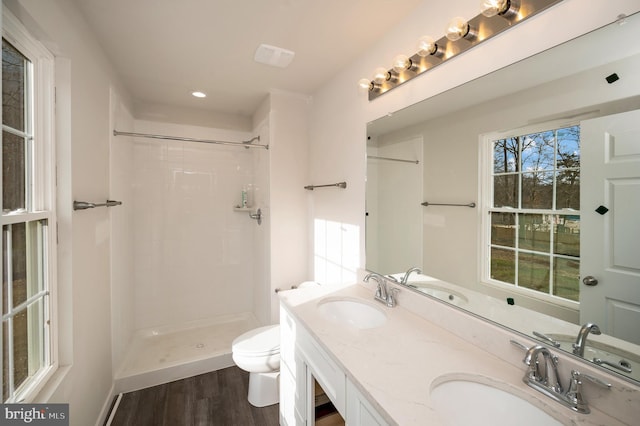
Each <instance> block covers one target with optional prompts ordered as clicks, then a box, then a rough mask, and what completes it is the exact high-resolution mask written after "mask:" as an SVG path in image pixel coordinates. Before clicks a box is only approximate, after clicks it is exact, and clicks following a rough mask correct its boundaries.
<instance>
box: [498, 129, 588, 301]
mask: <svg viewBox="0 0 640 426" xmlns="http://www.w3.org/2000/svg"><path fill="white" fill-rule="evenodd" d="M514 133H515V132H514ZM488 143H490V144H491V153H492V154H491V155H492V161H491V164H490V165H489V167H492V170H493V174H492V179H491V184H490V185H491V188H490V191H491V193H492V194H493V197H492V202H491V205H490V206H489V207H488V209H487V211H488V214H489V215H490V218H491V220H490V221H489V226H490V232H489V238H490V241H489V253H488V256H487V259H488V264H489V271H490V272H489V275H490V276H489V278H490V280H492V281H498V282H500V283H507V284H511V285H514V286H516V287H521V288H526V289H529V290H534V291H536V292H539V293H544V294H547V295H550V296H553V297H559V298H563V299H568V300H572V301H578V299H579V288H580V285H579V276H580V127H579V126H578V125H574V126H568V127H563V128H557V129H552V130H544V131H540V132H535V133H526V134H516V135H514V136H509V137H502V138H499V139H490V140H489V141H488Z"/></svg>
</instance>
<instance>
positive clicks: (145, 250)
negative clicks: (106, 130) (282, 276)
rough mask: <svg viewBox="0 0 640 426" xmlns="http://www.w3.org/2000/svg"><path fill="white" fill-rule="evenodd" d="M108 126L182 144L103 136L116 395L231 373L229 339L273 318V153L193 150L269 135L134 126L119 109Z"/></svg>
mask: <svg viewBox="0 0 640 426" xmlns="http://www.w3.org/2000/svg"><path fill="white" fill-rule="evenodd" d="M112 117H113V121H114V123H113V124H114V129H115V128H117V130H126V131H129V130H131V131H134V132H137V133H143V134H146V135H151V134H154V135H175V136H182V138H180V137H177V138H175V139H176V140H174V138H171V139H166V138H163V139H158V138H149V137H137V136H136V135H132V134H130V133H129V132H127V133H114V135H113V136H112V138H111V188H110V190H111V194H117V195H118V198H119V199H120V200H122V201H123V204H122V205H121V206H119V207H117V208H113V209H111V246H112V249H111V252H112V253H111V262H112V265H111V271H112V277H111V281H112V294H111V304H112V341H113V345H112V347H113V354H112V355H113V356H112V359H113V370H114V372H115V373H114V374H115V391H116V392H127V391H131V390H134V389H140V388H143V387H148V386H152V385H156V384H159V383H165V382H168V381H171V380H176V379H180V378H184V377H188V376H192V375H195V374H200V373H204V372H207V371H211V370H215V369H219V368H224V367H227V366H230V365H233V361H232V360H231V342H232V341H233V339H234V338H235V337H237V336H238V335H240V334H242V333H243V332H245V331H247V330H250V329H252V328H255V327H256V326H258V325H261V324H266V323H269V321H270V316H271V313H270V309H271V307H270V303H271V301H270V297H269V293H270V290H269V289H270V285H269V282H268V280H269V258H268V253H269V215H268V212H269V185H268V183H269V182H268V179H269V158H268V155H269V151H268V150H266V149H246V148H245V147H243V146H229V145H225V144H217V143H198V141H201V140H206V141H209V140H215V141H219V140H222V141H249V140H251V139H252V138H254V137H255V136H259V137H260V141H256V140H254V141H252V143H259V144H260V145H268V138H269V132H268V126H267V125H266V124H265V125H263V126H262V127H261V128H258V129H256V131H255V133H249V132H238V131H226V130H218V129H211V128H204V127H197V126H188V125H176V124H168V123H159V122H150V121H141V120H134V119H133V118H132V116H131V115H130V114H129V113H128V112H127V111H126V110H124V109H123V108H122V106H121V105H120V104H119V103H118V102H117V100H114V102H112ZM243 191H244V193H243ZM243 198H245V200H246V201H248V203H245V204H246V205H243ZM258 208H260V209H261V213H262V218H261V219H262V221H261V222H260V223H259V221H258V220H255V219H256V212H257V209H258Z"/></svg>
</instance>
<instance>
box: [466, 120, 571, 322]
mask: <svg viewBox="0 0 640 426" xmlns="http://www.w3.org/2000/svg"><path fill="white" fill-rule="evenodd" d="M572 126H578V127H579V126H580V121H579V120H576V119H571V118H569V119H559V120H552V121H545V122H541V123H536V124H531V125H526V126H522V127H519V128H514V129H510V130H504V131H496V132H489V133H485V134H481V135H480V136H479V156H478V158H479V164H478V167H479V170H480V179H479V181H478V194H479V195H478V199H479V200H480V203H479V204H480V205H479V214H480V216H481V219H480V228H479V236H478V241H479V244H480V248H479V253H480V262H479V266H478V268H479V271H478V274H479V277H480V282H481V283H482V284H484V285H487V286H489V287H493V288H496V289H498V290H502V291H507V292H510V293H513V294H516V295H522V296H526V297H530V298H532V299H535V300H539V301H541V302H545V303H549V304H552V305H557V306H561V307H564V308H570V309H572V310H578V309H579V308H580V302H579V301H574V300H570V299H565V298H563V297H560V296H555V295H552V294H548V293H543V292H540V291H537V290H533V289H529V288H526V287H521V286H518V285H516V284H511V283H507V282H503V281H499V280H496V279H493V278H491V248H492V247H491V212H492V211H496V210H500V211H503V212H508V213H514V214H517V213H520V214H526V213H530V214H543V215H544V214H549V215H555V214H568V213H571V214H572V215H577V216H580V215H581V212H580V210H577V211H576V210H570V209H559V210H552V209H530V208H522V206H519V207H516V208H502V209H500V208H494V207H493V206H492V201H493V197H492V195H493V142H494V141H496V140H500V139H506V138H510V137H516V136H523V135H528V134H534V133H542V132H545V131H555V130H559V129H563V128H567V127H572ZM555 155H556V156H557V152H556V153H555ZM556 158H557V157H556ZM556 158H554V161H555V160H556ZM522 172H523V171H520V173H522ZM553 191H554V196H555V191H556V187H555V185H554V188H553ZM520 197H521V195H520ZM514 251H515V252H516V253H518V252H519V251H517V250H514ZM528 251H529V250H524V251H523V253H526V252H528ZM552 254H553V253H550V255H552ZM578 260H580V257H579V258H578ZM551 272H552V271H551Z"/></svg>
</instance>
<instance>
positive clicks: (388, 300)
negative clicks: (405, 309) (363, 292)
mask: <svg viewBox="0 0 640 426" xmlns="http://www.w3.org/2000/svg"><path fill="white" fill-rule="evenodd" d="M372 278H373V280H374V281H375V282H376V283H378V286H377V287H376V294H375V296H374V299H375V300H377V301H378V302H382V303H384V304H385V305H387V306H388V307H390V308H393V307H394V306H396V304H397V301H396V294H397V293H398V292H399V291H400V290H398V289H397V288H392V289H388V288H387V279H386V278H385V277H383V276H382V275H380V274H377V273H375V272H371V273H370V274H367V275H366V276H365V277H364V280H363V281H364V282H366V283H367V282H369V280H370V279H372Z"/></svg>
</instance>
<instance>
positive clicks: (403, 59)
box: [393, 54, 413, 73]
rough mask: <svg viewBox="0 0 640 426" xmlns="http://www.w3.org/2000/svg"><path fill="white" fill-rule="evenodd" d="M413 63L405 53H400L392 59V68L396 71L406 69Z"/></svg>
mask: <svg viewBox="0 0 640 426" xmlns="http://www.w3.org/2000/svg"><path fill="white" fill-rule="evenodd" d="M411 65H413V62H411V59H409V57H408V56H407V55H403V54H400V55H398V56H396V57H395V58H394V60H393V70H394V71H395V72H397V73H401V72H403V71H406V70H408V69H409V68H411Z"/></svg>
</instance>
